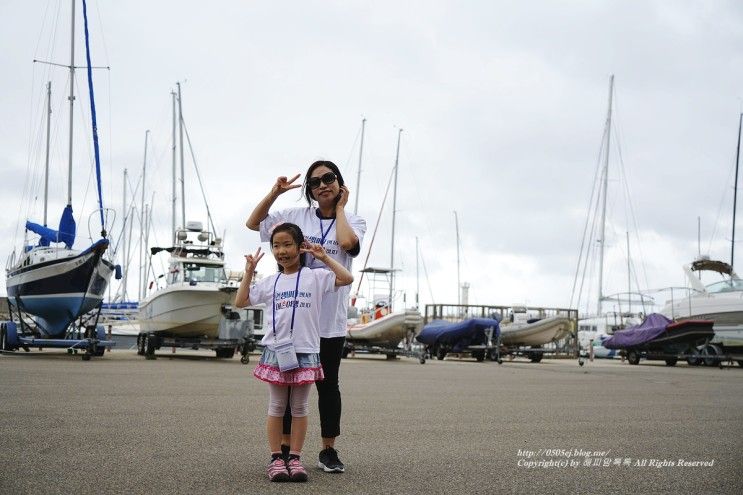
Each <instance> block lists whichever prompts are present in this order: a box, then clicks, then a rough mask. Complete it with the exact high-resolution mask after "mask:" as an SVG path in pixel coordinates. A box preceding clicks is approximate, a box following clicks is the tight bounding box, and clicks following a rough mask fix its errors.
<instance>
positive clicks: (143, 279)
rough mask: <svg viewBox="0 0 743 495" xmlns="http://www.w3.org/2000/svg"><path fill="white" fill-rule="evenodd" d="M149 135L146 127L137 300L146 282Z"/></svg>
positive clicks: (142, 295)
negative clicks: (146, 195)
mask: <svg viewBox="0 0 743 495" xmlns="http://www.w3.org/2000/svg"><path fill="white" fill-rule="evenodd" d="M149 135H150V130H149V129H147V130H146V131H145V133H144V160H143V162H142V203H141V204H142V209H141V211H140V213H139V228H140V229H142V230H141V231H140V233H139V246H140V250H139V266H140V274H141V276H140V278H139V285H140V289H139V300H140V301H141V300H142V299H144V294H145V290H146V289H145V284H146V283H147V280H146V273H147V268H146V266H145V265H146V264H147V252H146V250H147V246H146V245H145V242H144V228H145V227H144V225H145V222H146V221H147V219H146V218H145V214H146V213H145V204H144V192H145V185H146V184H147V182H146V181H145V179H146V177H147V138H148V137H149Z"/></svg>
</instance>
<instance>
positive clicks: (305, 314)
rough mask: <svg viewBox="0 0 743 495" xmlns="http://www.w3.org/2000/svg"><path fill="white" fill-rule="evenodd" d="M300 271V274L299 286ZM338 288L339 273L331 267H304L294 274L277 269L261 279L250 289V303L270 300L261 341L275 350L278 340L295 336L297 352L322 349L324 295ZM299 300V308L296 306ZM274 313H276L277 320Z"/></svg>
mask: <svg viewBox="0 0 743 495" xmlns="http://www.w3.org/2000/svg"><path fill="white" fill-rule="evenodd" d="M298 274H300V275H299V287H298V288H297V275H298ZM277 277H278V279H277ZM274 284H275V287H276V289H275V291H274ZM335 291H336V286H335V273H333V272H331V271H330V270H308V269H307V268H303V269H302V270H301V271H300V272H297V273H292V274H291V275H284V274H283V273H277V274H276V275H274V276H271V277H265V278H263V279H261V280H259V281H258V282H257V283H256V284H255V286H253V287H252V288H251V289H250V304H260V303H265V304H266V325H267V326H266V327H265V328H266V334H265V335H264V336H263V340H261V344H263V345H264V346H267V347H268V348H269V349H271V350H274V342H275V341H276V340H279V341H280V340H283V339H287V338H289V337H290V336H291V339H292V342H294V349H295V350H296V351H297V352H307V353H318V352H320V309H321V303H322V301H323V299H325V298H327V297H328V296H330V295H332V294H335ZM295 294H296V295H295ZM295 300H296V309H294V306H295V303H294V301H295ZM274 314H275V315H276V320H275V321H274ZM292 315H293V317H294V329H293V330H291V328H292ZM274 330H275V332H276V334H275V336H274Z"/></svg>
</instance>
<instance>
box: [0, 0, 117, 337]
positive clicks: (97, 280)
mask: <svg viewBox="0 0 743 495" xmlns="http://www.w3.org/2000/svg"><path fill="white" fill-rule="evenodd" d="M83 15H84V18H85V34H86V37H85V42H86V53H87V72H88V88H89V96H90V108H91V117H92V127H93V145H94V151H95V153H94V156H95V168H96V175H97V184H98V205H99V210H98V212H99V214H100V221H101V239H99V240H97V241H95V242H93V243H92V244H91V245H90V246H89V247H87V248H85V249H83V250H76V249H73V245H74V243H75V237H76V230H77V228H76V222H75V218H74V216H73V209H72V170H73V158H72V156H73V126H72V122H73V118H72V111H73V105H74V101H75V95H74V88H75V84H74V72H75V50H74V39H75V1H74V0H73V1H72V15H71V17H72V28H71V33H72V36H71V39H72V50H71V60H70V65H69V66H68V68H69V70H70V83H69V86H70V96H69V102H70V108H69V111H70V127H69V162H68V181H67V205H66V206H65V208H64V210H63V212H62V216H61V219H60V221H59V226H58V228H57V229H56V230H55V229H53V228H50V227H49V226H47V219H46V216H47V215H46V213H47V199H48V198H47V196H48V194H47V193H48V187H45V192H44V221H43V224H39V223H35V222H32V221H26V224H25V233H24V242H23V249H22V250H21V252H20V254H19V255H16V253H15V251H14V252H13V253H12V254H11V255H10V257H9V259H8V263H7V265H6V286H7V291H8V302H9V303H10V306H11V312H13V313H16V314H17V315H18V316H19V320H20V322H21V326H22V332H21V333H24V334H25V333H30V334H33V335H34V336H36V337H39V338H47V339H50V338H71V337H72V333H73V332H74V331H79V330H80V327H82V326H83V325H85V326H89V322H88V321H84V320H86V318H85V316H86V315H87V314H88V313H89V312H91V311H92V310H93V309H95V308H97V307H99V306H100V304H101V301H102V300H103V297H104V293H105V291H106V288H107V287H108V282H109V279H110V278H111V275H112V274H113V273H114V270H115V267H114V265H113V264H112V263H111V262H110V261H108V260H107V259H106V258H105V257H104V254H105V253H106V250H107V249H108V247H109V240H108V238H107V236H106V225H105V220H104V210H103V199H102V191H101V174H100V159H99V148H98V132H97V126H96V113H95V102H94V95H93V82H92V72H91V69H92V67H91V64H90V47H89V40H88V29H87V11H86V3H85V1H83ZM50 94H51V90H50V86H48V93H47V99H49V97H50ZM48 112H49V113H51V109H50V107H49V110H48ZM47 119H48V115H47ZM48 134H49V125H48V120H47V164H46V181H45V183H46V184H47V185H48V180H49V172H48V170H49V166H48V165H49V158H48V156H49V155H48V141H49V140H48ZM34 234H35V235H37V236H38V238H36V239H32V236H33V235H34ZM34 242H35V244H34ZM22 315H28V316H30V318H23V317H22ZM78 319H80V320H81V321H79V322H78V323H79V325H75V324H74V323H75V321H76V320H78ZM3 344H5V342H4V343H3Z"/></svg>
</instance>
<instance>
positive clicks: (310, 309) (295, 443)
mask: <svg viewBox="0 0 743 495" xmlns="http://www.w3.org/2000/svg"><path fill="white" fill-rule="evenodd" d="M270 243H271V252H272V253H273V256H274V258H276V262H277V263H278V264H279V267H278V268H279V273H277V274H276V276H275V277H266V278H264V279H262V280H261V281H259V282H258V283H256V285H255V287H252V288H251V287H250V284H251V282H252V280H253V275H254V274H255V267H256V265H257V264H258V262H259V261H260V260H261V258H263V254H264V253H261V249H260V248H258V250H257V251H256V252H255V254H253V255H247V256H245V260H246V262H245V276H244V277H243V279H242V282H241V283H240V288H239V289H238V291H237V295H236V296H235V306H237V307H238V308H242V307H245V306H248V305H254V304H258V303H265V304H266V307H267V308H270V310H269V311H267V315H266V323H267V327H266V329H267V331H266V334H265V336H264V337H263V340H262V341H261V344H262V345H263V346H264V349H263V355H262V356H261V360H260V363H259V364H258V366H256V368H255V370H254V371H253V375H254V376H255V377H256V378H258V379H259V380H262V381H264V382H267V383H268V393H269V402H268V420H267V422H266V429H267V431H268V446H269V448H270V450H271V461H270V462H269V464H268V479H269V480H271V481H307V471H306V470H305V468H304V466H302V462H301V461H300V455H301V453H302V447H303V445H304V439H305V436H306V434H307V410H308V397H309V393H310V388H311V385H312V384H313V383H314V382H316V381H319V380H322V379H323V372H322V368H321V366H320V355H319V353H320V329H319V325H320V323H319V322H320V307H321V304H322V300H323V298H324V297H325V295H326V294H328V293H331V292H334V291H335V290H336V288H337V287H340V286H344V285H349V284H351V283H352V282H353V276H352V275H351V272H349V271H348V270H347V269H346V268H344V267H343V266H342V265H341V264H340V263H338V262H337V261H335V260H333V259H332V258H330V256H328V254H327V253H326V252H325V249H324V248H323V247H322V246H320V245H319V244H310V243H308V242H306V241H305V240H304V235H303V234H302V231H301V230H300V228H299V227H297V226H296V225H294V224H291V223H284V224H281V225H279V226H277V227H276V228H275V229H274V230H273V232H272V233H271V238H270ZM305 253H309V254H311V255H312V256H313V257H314V258H315V259H317V260H320V261H321V262H323V263H325V265H326V266H327V267H328V270H310V269H303V268H304V261H305V257H306V254H305ZM290 344H291V345H293V350H291V345H290ZM287 347H290V350H289V351H288V353H287V351H285V349H286V348H287ZM295 353H296V355H295ZM287 355H288V356H289V358H288V361H290V363H288V364H287V363H285V362H284V357H285V356H287ZM291 361H294V362H291ZM292 366H293V369H287V368H291V367H292ZM282 368H283V369H285V371H282ZM287 404H289V405H290V406H291V411H292V428H291V438H290V444H289V456H288V459H287V460H285V459H284V457H283V456H282V453H281V437H282V418H283V416H284V411H285V409H286V407H287Z"/></svg>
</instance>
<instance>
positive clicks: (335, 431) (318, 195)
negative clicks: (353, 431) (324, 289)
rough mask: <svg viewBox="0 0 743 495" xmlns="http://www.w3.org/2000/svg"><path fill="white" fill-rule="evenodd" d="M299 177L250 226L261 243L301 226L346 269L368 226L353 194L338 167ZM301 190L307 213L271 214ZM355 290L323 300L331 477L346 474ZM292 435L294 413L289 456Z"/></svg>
mask: <svg viewBox="0 0 743 495" xmlns="http://www.w3.org/2000/svg"><path fill="white" fill-rule="evenodd" d="M299 177H300V174H297V175H295V176H294V177H292V178H287V177H279V178H278V179H276V183H275V184H274V185H273V187H272V188H271V191H270V192H269V193H268V194H267V195H266V197H264V198H263V199H262V200H261V201H260V202H259V203H258V205H256V207H255V209H254V210H253V212H252V213H251V214H250V217H249V218H248V220H247V222H246V225H247V227H248V228H249V229H251V230H255V231H259V232H260V234H261V240H262V241H268V238H269V235H270V233H271V229H272V228H273V226H274V225H278V224H280V223H284V222H291V223H293V224H296V225H298V226H299V228H300V229H302V231H303V232H304V234H305V236H306V237H307V239H308V240H309V241H310V242H314V243H317V244H320V245H321V246H323V247H324V248H325V250H326V251H327V253H328V255H329V256H330V257H331V258H333V259H334V260H337V261H338V262H339V263H340V264H341V265H343V266H345V267H346V268H347V269H349V270H350V269H351V263H352V261H353V259H354V258H355V257H356V256H358V254H359V253H360V252H361V243H362V242H363V239H364V233H365V232H366V222H365V221H364V219H363V218H361V217H359V216H358V215H355V214H352V213H351V212H350V211H346V206H347V205H348V198H349V195H350V192H349V190H348V187H347V186H346V184H345V181H344V180H343V175H342V174H341V171H340V170H339V169H338V167H337V166H336V164H335V163H333V162H330V161H327V160H320V161H316V162H314V163H313V164H312V165H310V166H309V168H308V169H307V172H306V174H305V178H304V185H303V186H302V185H301V184H294V182H295V181H296V180H297V179H298V178H299ZM299 187H302V191H303V194H304V197H305V199H306V200H307V205H308V207H307V208H288V209H282V210H274V211H270V210H271V208H272V206H273V204H274V202H275V201H276V200H277V199H278V198H279V196H281V195H282V194H284V193H286V192H287V191H291V190H292V189H296V188H299ZM308 267H309V268H312V269H313V270H317V269H320V270H324V269H326V267H325V265H324V264H323V263H322V262H320V261H319V260H316V259H309V260H308ZM350 291H351V288H350V287H340V288H338V290H337V291H336V292H334V293H331V294H328V296H327V297H326V298H325V299H323V302H322V309H321V311H320V365H321V366H322V371H323V377H324V378H323V380H322V381H319V382H316V383H315V386H316V387H317V405H318V409H319V412H320V437H321V442H322V443H321V450H320V454H319V455H318V460H317V467H319V468H320V469H322V470H323V471H324V472H326V473H342V472H344V471H345V469H346V468H345V466H344V465H343V462H341V460H340V458H339V457H338V451H337V450H336V449H335V447H336V440H337V438H338V436H340V434H341V412H342V401H341V390H340V383H339V373H340V367H341V358H342V357H343V349H344V347H345V342H346V327H347V314H348V301H349V294H350ZM290 435H291V413H289V414H288V415H285V416H284V441H283V444H282V447H281V448H282V449H284V451H288V448H289V447H288V444H289V438H290Z"/></svg>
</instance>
